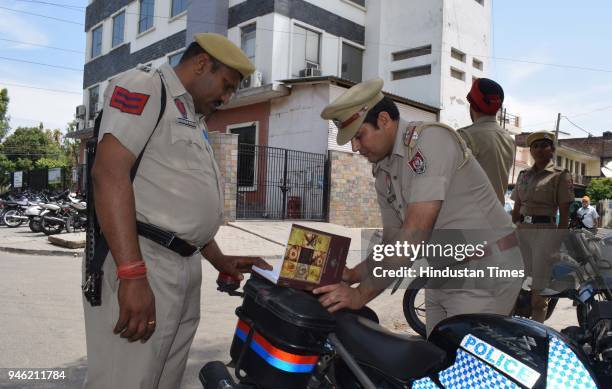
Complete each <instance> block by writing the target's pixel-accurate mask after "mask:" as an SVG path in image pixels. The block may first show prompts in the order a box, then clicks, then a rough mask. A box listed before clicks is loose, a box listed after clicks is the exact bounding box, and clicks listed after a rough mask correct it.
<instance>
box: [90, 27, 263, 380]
mask: <svg viewBox="0 0 612 389" xmlns="http://www.w3.org/2000/svg"><path fill="white" fill-rule="evenodd" d="M195 41H196V42H193V43H191V44H190V45H189V47H188V48H187V49H186V51H185V53H184V54H183V57H182V58H181V60H180V63H179V64H178V65H177V66H176V67H175V68H172V67H170V65H168V64H164V65H162V66H161V67H160V68H159V69H157V70H155V71H146V70H143V69H135V70H131V71H128V72H126V73H125V74H124V75H122V76H120V77H118V78H117V79H115V80H113V81H112V82H111V83H110V85H109V86H108V88H107V89H106V91H105V97H104V108H103V114H102V118H101V121H100V126H99V135H98V142H99V143H98V150H97V155H96V158H95V163H94V165H93V168H92V177H93V185H94V196H95V206H96V213H97V215H98V219H99V223H100V228H101V230H102V233H103V236H104V238H105V239H106V241H107V243H108V247H109V248H110V252H109V253H108V254H107V256H106V260H105V261H104V265H103V271H104V273H103V281H102V296H101V305H99V306H92V305H90V304H89V302H88V301H84V310H85V327H86V338H87V358H88V371H87V380H86V385H85V386H86V387H87V388H100V389H108V388H147V389H150V388H168V389H170V388H171V389H176V388H178V387H179V386H180V383H181V379H182V376H183V372H184V370H185V365H186V362H187V355H188V352H189V348H190V345H191V342H192V340H193V337H194V335H195V332H196V329H197V326H198V322H199V319H200V284H201V280H202V269H201V255H203V256H204V257H205V258H206V259H207V260H208V261H210V262H211V263H212V265H213V266H214V267H215V268H217V269H218V270H219V271H222V272H225V273H229V274H231V275H234V276H237V277H241V275H240V273H241V272H245V271H248V270H249V268H250V266H251V265H252V264H253V263H255V264H258V265H262V266H264V267H267V264H266V263H265V262H264V261H263V260H262V259H261V258H241V257H235V256H227V255H224V254H223V253H222V252H221V251H220V250H219V247H218V246H217V244H216V243H215V240H214V237H215V234H216V233H217V231H218V229H219V226H220V225H221V223H222V220H223V191H222V188H221V184H220V179H221V176H220V172H219V169H218V167H217V164H216V162H215V159H214V156H213V151H212V148H211V145H210V144H209V142H208V133H207V130H206V123H205V121H204V118H205V116H207V115H210V114H211V113H213V112H214V111H215V110H216V109H217V107H219V106H220V105H222V104H225V103H227V102H228V100H229V99H230V97H231V96H232V94H233V93H234V92H235V90H236V88H237V87H238V84H239V83H240V80H241V79H242V78H243V77H247V76H248V75H249V74H251V73H252V72H253V71H254V67H253V65H252V64H251V63H250V62H249V60H248V58H247V57H246V56H245V55H244V53H242V52H241V51H240V49H239V48H238V47H236V46H235V45H234V44H233V43H231V42H230V41H229V40H228V39H227V38H225V37H223V36H221V35H217V34H200V35H197V36H195ZM134 166H137V173H136V175H135V178H134V180H133V184H132V182H131V180H130V170H131V169H132V168H133V167H134Z"/></svg>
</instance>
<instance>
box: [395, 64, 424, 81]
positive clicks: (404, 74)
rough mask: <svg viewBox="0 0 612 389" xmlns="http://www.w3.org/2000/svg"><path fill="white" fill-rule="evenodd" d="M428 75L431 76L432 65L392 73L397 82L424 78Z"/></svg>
mask: <svg viewBox="0 0 612 389" xmlns="http://www.w3.org/2000/svg"><path fill="white" fill-rule="evenodd" d="M427 74H431V65H425V66H416V67H413V68H408V69H402V70H395V71H393V72H391V78H392V79H393V80H394V81H395V80H402V79H404V78H412V77H419V76H424V75H427Z"/></svg>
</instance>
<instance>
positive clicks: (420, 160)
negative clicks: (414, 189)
mask: <svg viewBox="0 0 612 389" xmlns="http://www.w3.org/2000/svg"><path fill="white" fill-rule="evenodd" d="M408 166H410V168H411V169H412V171H413V172H415V173H416V174H423V173H425V170H426V169H427V164H426V161H425V156H424V155H423V153H422V152H421V150H419V149H417V151H416V153H414V156H413V157H412V159H411V160H410V161H408Z"/></svg>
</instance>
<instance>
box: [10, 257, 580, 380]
mask: <svg viewBox="0 0 612 389" xmlns="http://www.w3.org/2000/svg"><path fill="white" fill-rule="evenodd" d="M80 266H81V263H80V259H77V258H74V257H61V256H53V257H49V256H28V255H19V254H11V253H2V252H0V328H1V329H2V331H0V345H2V347H1V349H2V352H1V353H0V388H53V389H59V388H62V389H63V388H78V387H80V385H81V383H82V380H83V378H84V376H85V369H86V352H85V333H84V326H83V312H82V305H81V295H80V290H79V285H80ZM216 276H217V272H216V271H215V270H214V269H213V268H212V267H211V266H210V265H209V264H208V263H207V262H203V286H202V307H201V309H202V315H203V316H202V321H201V323H200V327H199V330H198V332H197V335H196V338H195V341H194V345H193V348H192V350H191V354H190V356H189V362H188V367H187V371H186V373H185V378H184V381H183V385H182V388H184V389H196V388H201V386H200V384H199V382H198V380H197V373H198V371H199V369H200V368H201V367H202V366H203V364H204V363H206V362H207V361H210V360H215V359H220V360H223V361H228V359H229V345H230V343H231V338H232V335H233V331H234V326H235V322H236V318H235V316H234V309H235V307H236V306H237V305H238V304H239V302H240V300H239V299H238V298H235V297H230V296H227V295H224V294H220V293H218V292H216V290H215V282H214V280H215V278H216ZM401 298H402V295H401V293H397V294H395V295H393V296H390V295H389V294H388V292H387V293H385V294H384V295H383V296H381V297H379V298H378V299H377V300H375V302H374V303H373V304H372V307H373V308H374V309H375V310H376V311H377V313H378V314H379V315H380V316H381V318H382V324H383V325H385V326H386V327H387V328H390V329H392V330H394V331H399V332H406V333H409V331H408V327H407V326H406V324H405V321H404V320H403V318H402V314H401V308H400V306H401V305H400V304H401ZM560 305H561V306H560V307H559V309H558V310H557V311H556V312H555V315H554V316H553V318H552V319H551V321H550V323H549V324H551V325H552V326H553V327H555V328H562V327H563V326H567V325H570V324H573V322H574V320H575V319H574V311H573V309H572V307H571V305H570V304H568V303H567V302H564V303H562V304H560ZM1 368H54V369H58V368H61V369H65V370H66V374H67V379H66V380H65V381H61V382H54V383H50V382H46V383H38V384H36V383H32V382H30V383H28V384H21V383H17V384H16V383H15V382H10V381H8V380H7V378H6V377H7V375H6V374H7V370H4V369H1Z"/></svg>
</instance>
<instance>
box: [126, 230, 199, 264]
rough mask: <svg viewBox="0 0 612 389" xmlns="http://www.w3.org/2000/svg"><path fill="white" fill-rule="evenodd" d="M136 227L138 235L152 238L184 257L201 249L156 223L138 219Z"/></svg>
mask: <svg viewBox="0 0 612 389" xmlns="http://www.w3.org/2000/svg"><path fill="white" fill-rule="evenodd" d="M136 228H137V230H138V235H140V236H142V237H144V238H147V239H149V240H152V241H153V242H155V243H157V244H160V245H162V246H164V247H165V248H167V249H168V250H172V251H174V252H175V253H177V254H178V255H180V256H182V257H191V256H192V255H193V254H195V253H196V252H198V250H199V248H197V247H195V246H192V245H190V244H189V243H187V242H185V241H184V240H183V239H181V238H178V237H177V236H176V235H175V234H174V233H172V232H168V231H166V230H163V229H161V228H159V227H157V226H156V225H153V224H148V223H143V222H139V221H136Z"/></svg>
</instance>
